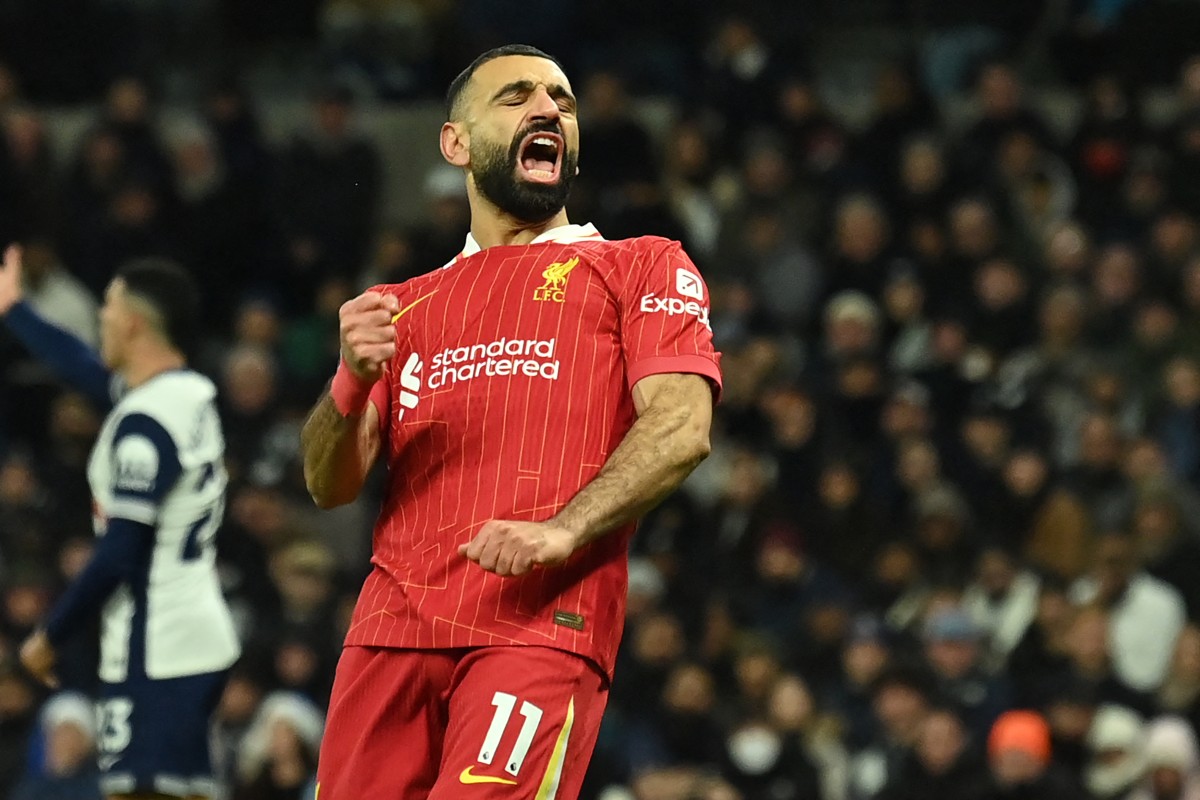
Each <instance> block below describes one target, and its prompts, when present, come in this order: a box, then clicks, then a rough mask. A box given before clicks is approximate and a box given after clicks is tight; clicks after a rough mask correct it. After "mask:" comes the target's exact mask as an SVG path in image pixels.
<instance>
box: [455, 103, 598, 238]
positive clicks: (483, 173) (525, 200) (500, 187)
mask: <svg viewBox="0 0 1200 800" xmlns="http://www.w3.org/2000/svg"><path fill="white" fill-rule="evenodd" d="M542 130H548V131H553V132H554V133H559V131H558V129H557V126H552V127H546V126H542V127H536V128H531V129H529V130H524V131H521V132H519V133H518V134H517V135H516V137H514V138H513V140H512V144H510V145H509V146H508V150H507V151H505V149H504V147H503V146H502V145H500V144H493V143H491V142H480V143H479V144H478V145H477V146H476V148H475V150H474V152H473V153H472V155H473V156H475V157H474V158H473V159H472V164H471V176H472V177H473V178H474V179H475V186H476V187H477V188H478V189H479V191H480V192H481V193H482V194H483V196H484V197H486V198H487V199H488V200H490V201H491V202H492V204H493V205H495V206H496V208H498V209H500V210H501V211H503V212H504V213H506V214H508V215H509V216H511V217H514V218H515V219H518V220H520V221H521V222H531V223H538V222H545V221H546V220H548V219H550V218H551V217H553V216H554V215H555V214H557V213H558V212H559V211H562V209H563V207H564V206H565V205H566V204H567V196H568V195H570V193H571V183H572V182H573V181H574V180H575V166H576V163H577V161H576V158H575V155H574V154H573V153H572V152H571V151H570V150H567V151H565V152H564V153H563V154H562V167H561V168H560V169H559V173H558V181H557V182H556V183H531V182H529V181H524V180H521V179H520V178H518V177H517V160H518V159H519V158H520V155H521V152H520V151H521V142H523V141H524V140H525V137H526V136H528V135H529V134H530V133H533V132H535V131H542ZM560 135H561V134H560ZM563 146H564V147H565V146H566V144H565V142H564V145H563Z"/></svg>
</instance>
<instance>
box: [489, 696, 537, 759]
mask: <svg viewBox="0 0 1200 800" xmlns="http://www.w3.org/2000/svg"><path fill="white" fill-rule="evenodd" d="M492 705H493V706H495V708H496V713H495V714H493V715H492V724H491V725H489V726H488V731H487V735H486V736H484V737H483V747H481V748H480V749H479V759H478V760H479V763H480V764H491V763H492V761H493V760H494V759H495V758H496V748H498V747H499V746H500V739H501V737H502V736H504V731H505V730H506V729H507V728H508V723H509V720H511V719H512V713H513V709H514V708H516V707H517V697H516V696H515V695H511V694H509V693H508V692H496V694H494V695H493V696H492ZM521 716H522V717H524V718H525V721H524V722H522V723H521V732H520V733H518V734H517V741H516V742H515V743H514V744H513V749H512V753H510V754H509V756H508V760H507V763H505V765H504V771H505V772H507V773H508V774H509V775H514V776H515V775H516V774H517V773H518V772H520V771H521V765H522V764H524V763H525V757H526V756H527V755H529V748H530V747H531V746H532V745H533V737H534V735H535V734H536V733H537V729H538V725H540V724H541V722H542V710H541V709H540V708H538V707H537V706H535V705H534V704H533V703H530V702H528V701H524V702H522V703H521Z"/></svg>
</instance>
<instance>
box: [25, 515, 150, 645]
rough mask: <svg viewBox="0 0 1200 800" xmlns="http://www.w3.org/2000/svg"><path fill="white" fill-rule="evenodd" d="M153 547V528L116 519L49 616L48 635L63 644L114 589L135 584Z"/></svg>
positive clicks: (94, 613) (55, 642) (47, 620)
mask: <svg viewBox="0 0 1200 800" xmlns="http://www.w3.org/2000/svg"><path fill="white" fill-rule="evenodd" d="M153 549H154V527H153V526H151V525H144V524H142V523H140V522H134V521H132V520H126V519H121V518H119V517H118V518H114V519H110V520H109V521H108V529H107V531H106V532H105V534H104V535H103V536H101V537H100V538H99V539H97V540H96V549H95V550H93V551H92V559H91V561H89V562H88V565H87V566H86V567H84V569H83V572H81V573H80V574H79V577H77V578H76V579H75V580H74V581H72V582H71V585H70V586H68V587H67V591H66V592H65V593H63V596H62V598H60V599H59V601H58V603H57V604H55V606H54V608H53V610H51V612H50V616H49V617H48V618H47V619H46V635H47V636H49V637H50V642H51V643H52V644H54V646H56V647H58V646H60V645H61V644H62V643H63V642H64V641H65V640H66V639H68V638H70V636H71V635H72V634H73V633H75V632H76V631H78V630H79V629H80V627H81V626H82V625H83V623H84V622H86V621H87V620H88V619H91V618H92V617H94V616H95V615H96V613H97V611H98V609H99V608H100V606H101V605H102V604H103V603H104V601H105V600H107V599H108V597H109V596H110V595H111V594H112V593H113V590H114V589H116V588H117V586H119V585H121V584H122V583H126V584H129V583H132V582H133V580H134V579H135V578H136V577H137V575H138V574H139V572H144V571H145V569H146V566H145V565H146V564H148V563H149V559H150V556H151V554H152V552H153Z"/></svg>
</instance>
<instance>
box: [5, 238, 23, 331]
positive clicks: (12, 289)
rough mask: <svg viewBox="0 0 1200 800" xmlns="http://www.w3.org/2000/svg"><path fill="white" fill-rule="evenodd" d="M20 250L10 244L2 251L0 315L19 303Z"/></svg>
mask: <svg viewBox="0 0 1200 800" xmlns="http://www.w3.org/2000/svg"><path fill="white" fill-rule="evenodd" d="M21 294H22V292H21V248H20V247H18V246H17V245H15V244H10V245H9V246H8V248H7V249H6V250H5V251H4V264H3V265H2V266H0V314H7V313H8V310H9V309H10V308H12V307H13V306H15V305H16V304H17V303H19V302H20V301H21Z"/></svg>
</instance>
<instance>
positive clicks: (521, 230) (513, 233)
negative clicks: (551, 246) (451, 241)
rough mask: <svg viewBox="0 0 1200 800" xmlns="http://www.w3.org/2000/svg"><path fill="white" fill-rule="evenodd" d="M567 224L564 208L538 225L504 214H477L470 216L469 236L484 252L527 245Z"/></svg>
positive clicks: (568, 221) (568, 222)
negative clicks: (492, 248)
mask: <svg viewBox="0 0 1200 800" xmlns="http://www.w3.org/2000/svg"><path fill="white" fill-rule="evenodd" d="M569 224H570V220H568V219H567V210H566V209H565V208H564V209H562V210H560V211H559V212H558V213H557V214H555V215H554V216H553V217H551V218H550V219H548V220H546V221H545V222H538V223H529V222H522V221H521V220H518V219H515V218H513V217H511V216H509V215H508V214H504V213H495V212H493V213H477V214H472V215H471V236H473V237H474V238H475V242H476V243H477V244H478V245H479V246H480V247H481V248H482V249H484V250H486V249H487V248H489V247H496V246H499V245H509V244H529V243H530V242H532V241H533V240H534V239H536V238H537V237H539V236H541V235H542V234H543V233H545V232H546V231H548V230H553V229H554V228H561V227H562V226H563V225H569Z"/></svg>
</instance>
